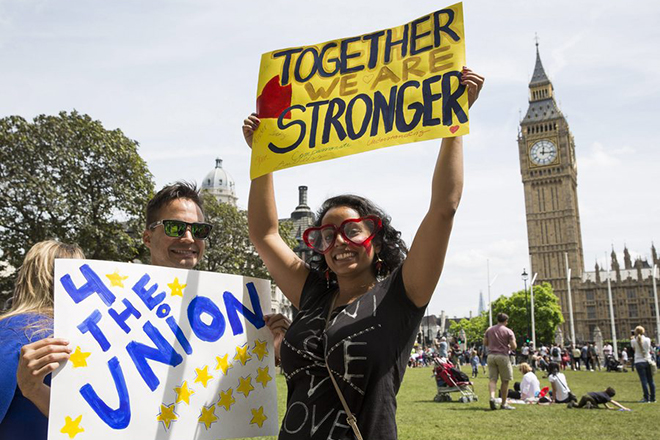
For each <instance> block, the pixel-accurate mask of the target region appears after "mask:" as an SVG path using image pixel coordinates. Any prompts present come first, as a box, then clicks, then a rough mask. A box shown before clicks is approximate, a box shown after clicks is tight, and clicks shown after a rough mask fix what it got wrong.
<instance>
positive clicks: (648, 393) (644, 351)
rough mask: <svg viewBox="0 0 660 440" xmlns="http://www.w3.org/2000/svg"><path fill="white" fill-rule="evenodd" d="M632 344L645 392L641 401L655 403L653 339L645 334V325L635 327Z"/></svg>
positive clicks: (636, 368)
mask: <svg viewBox="0 0 660 440" xmlns="http://www.w3.org/2000/svg"><path fill="white" fill-rule="evenodd" d="M630 345H632V348H633V349H634V350H635V359H634V360H633V362H634V363H635V370H637V374H639V381H640V382H641V383H642V391H643V392H644V398H643V399H642V400H641V402H643V403H655V382H654V381H653V372H652V371H651V361H652V358H651V340H650V339H649V338H647V337H646V336H644V327H642V326H641V325H638V326H637V327H635V337H634V338H633V339H632V341H630Z"/></svg>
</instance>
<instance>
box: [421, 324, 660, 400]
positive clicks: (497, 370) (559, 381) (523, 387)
mask: <svg viewBox="0 0 660 440" xmlns="http://www.w3.org/2000/svg"><path fill="white" fill-rule="evenodd" d="M497 321H498V322H497V324H496V325H494V326H492V327H490V328H489V329H488V330H487V331H486V333H485V335H484V339H483V342H482V343H481V344H473V345H472V346H470V347H467V344H460V343H459V341H458V339H456V338H455V337H450V338H449V339H448V338H447V337H446V336H443V337H441V338H440V339H438V340H436V341H434V343H433V344H429V345H428V346H427V347H426V348H422V347H420V346H415V347H414V349H413V352H412V353H411V356H410V361H409V364H408V365H409V366H410V367H423V366H428V365H434V364H437V363H439V362H445V361H449V362H451V364H452V365H455V366H457V367H458V368H460V367H461V366H463V365H465V366H470V367H471V370H472V378H476V377H477V376H478V375H479V368H480V367H481V369H482V371H483V373H484V374H485V373H486V367H487V370H488V378H489V391H490V399H489V406H490V408H491V409H493V410H495V409H498V408H501V409H505V410H511V409H515V407H513V406H512V405H510V404H509V403H508V402H509V401H510V400H514V401H517V402H522V403H541V404H550V403H564V404H567V406H568V408H597V407H598V406H599V405H603V406H604V407H605V408H611V409H619V410H626V411H627V410H628V408H625V407H624V406H623V405H621V404H620V403H618V402H616V401H615V400H612V397H614V395H615V393H616V391H615V390H614V389H613V388H611V387H609V388H607V389H606V390H605V391H593V392H589V393H587V394H586V395H584V396H582V398H581V399H579V400H578V398H577V396H575V395H574V394H573V393H572V392H571V389H570V387H569V385H568V381H567V379H566V375H565V374H564V373H563V371H566V370H571V371H589V372H593V371H601V370H606V371H614V372H627V371H629V370H633V371H636V372H637V374H638V375H639V380H640V385H641V388H642V399H641V400H640V402H641V403H655V402H656V389H655V381H654V374H655V372H656V370H657V365H658V363H660V345H658V344H657V343H655V342H654V341H653V340H651V339H650V338H649V337H647V336H646V331H645V329H644V328H643V327H641V326H638V327H636V328H635V329H634V330H633V331H632V333H631V338H630V340H629V343H628V344H627V345H626V346H624V347H622V348H621V350H620V351H619V352H618V353H617V354H618V356H615V354H614V349H613V347H612V345H611V344H610V343H605V344H604V345H603V346H602V350H600V349H599V347H598V345H597V344H595V343H594V342H588V343H583V344H571V345H568V346H563V347H562V346H560V345H558V344H551V345H545V344H541V345H540V346H539V347H538V348H536V347H534V346H533V345H532V344H529V343H525V344H524V345H523V346H522V347H518V346H517V343H516V337H515V335H514V333H513V331H512V330H511V329H510V328H509V327H508V316H507V315H506V314H504V313H500V314H499V315H498V316H497ZM617 358H618V359H617ZM516 366H517V367H518V369H519V371H520V373H521V374H522V380H521V381H520V382H516V383H514V384H513V388H510V386H511V382H512V381H513V368H514V367H516ZM537 372H540V373H541V374H542V375H543V376H542V378H543V379H547V380H548V384H549V386H547V387H544V388H542V387H541V383H540V381H539V379H538V376H537V374H536V373H537ZM498 381H499V382H500V387H499V390H498V388H497V383H498ZM609 404H611V405H612V406H610V405H609Z"/></svg>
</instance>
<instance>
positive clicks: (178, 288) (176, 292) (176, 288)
mask: <svg viewBox="0 0 660 440" xmlns="http://www.w3.org/2000/svg"><path fill="white" fill-rule="evenodd" d="M186 286H187V284H179V278H174V281H172V282H171V283H170V284H168V285H167V287H169V288H170V289H172V291H171V293H170V295H171V296H181V297H183V289H185V288H186Z"/></svg>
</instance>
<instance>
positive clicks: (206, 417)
mask: <svg viewBox="0 0 660 440" xmlns="http://www.w3.org/2000/svg"><path fill="white" fill-rule="evenodd" d="M197 421H198V422H199V423H203V424H204V426H205V427H206V429H209V428H210V427H211V425H212V424H213V422H217V421H218V417H217V416H216V415H215V405H211V406H209V407H208V408H207V407H206V406H202V415H200V416H199V418H198V419H197Z"/></svg>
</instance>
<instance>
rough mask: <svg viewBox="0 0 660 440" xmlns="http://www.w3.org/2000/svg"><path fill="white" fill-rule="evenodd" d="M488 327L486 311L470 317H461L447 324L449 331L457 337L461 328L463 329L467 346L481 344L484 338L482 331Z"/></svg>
mask: <svg viewBox="0 0 660 440" xmlns="http://www.w3.org/2000/svg"><path fill="white" fill-rule="evenodd" d="M487 329H488V312H485V313H482V314H481V315H478V316H475V317H473V318H472V319H465V318H463V319H461V320H460V321H458V322H456V321H454V322H452V323H451V325H450V326H449V332H450V333H451V334H452V335H454V336H456V337H458V334H459V333H460V331H461V330H463V331H465V339H466V342H467V345H468V346H472V345H481V342H482V341H483V339H484V333H485V332H486V330H487Z"/></svg>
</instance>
